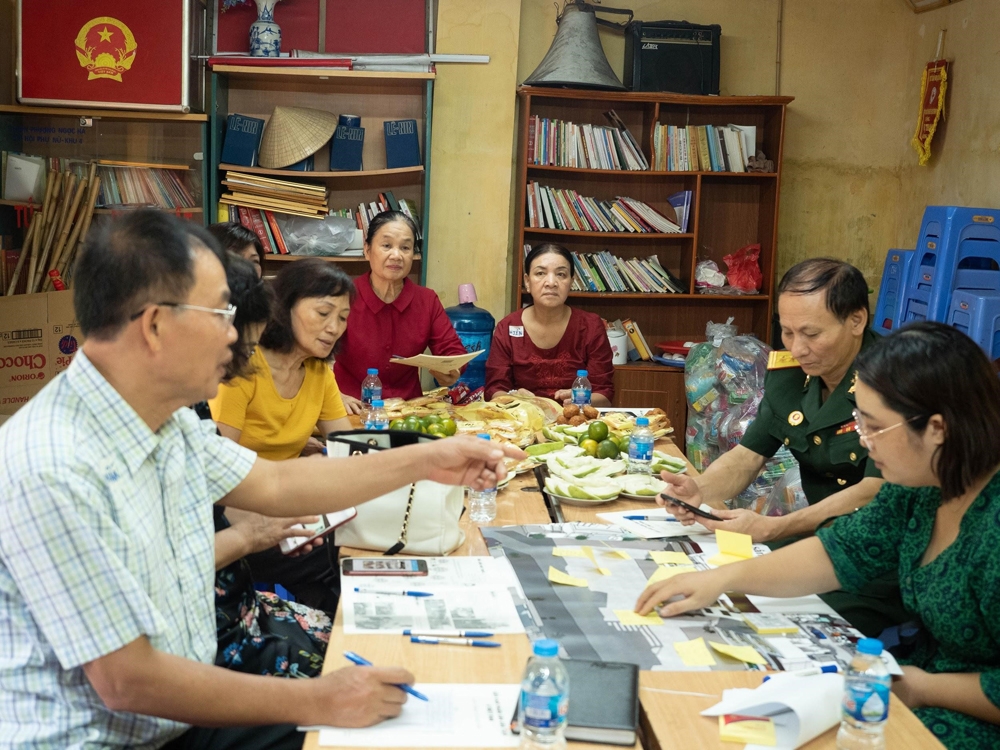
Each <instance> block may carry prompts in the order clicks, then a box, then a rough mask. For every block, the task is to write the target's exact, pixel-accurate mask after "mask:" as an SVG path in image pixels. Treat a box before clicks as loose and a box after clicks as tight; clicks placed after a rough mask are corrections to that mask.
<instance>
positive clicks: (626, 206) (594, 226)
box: [526, 182, 681, 234]
mask: <svg viewBox="0 0 1000 750" xmlns="http://www.w3.org/2000/svg"><path fill="white" fill-rule="evenodd" d="M526 196H527V204H528V205H527V209H528V226H529V227H530V228H535V229H562V230H569V231H576V232H622V233H651V232H658V233H662V234H676V233H678V232H680V231H681V228H680V226H678V225H677V223H676V221H675V220H674V219H675V218H676V217H675V216H672V215H671V216H665V215H664V214H663V213H662V212H660V211H657V210H656V209H654V208H652V207H651V206H650V205H649V204H647V203H643V202H642V201H640V200H636V199H635V198H628V197H626V196H618V197H617V198H615V199H614V200H613V201H601V200H597V199H596V198H590V197H587V196H583V195H580V194H579V193H578V192H576V191H575V190H569V189H560V188H550V187H546V186H544V185H539V184H538V183H537V182H531V183H529V184H528V186H527V191H526ZM666 210H668V211H670V213H671V214H673V207H672V206H670V204H667V207H666Z"/></svg>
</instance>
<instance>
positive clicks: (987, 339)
mask: <svg viewBox="0 0 1000 750" xmlns="http://www.w3.org/2000/svg"><path fill="white" fill-rule="evenodd" d="M948 325H950V326H952V327H954V328H957V329H958V330H960V331H961V332H962V333H964V334H965V335H967V336H968V337H969V338H971V339H972V340H973V341H975V342H976V343H977V344H979V346H980V348H982V350H983V351H984V352H986V356H988V357H989V358H990V359H991V360H994V359H1000V294H982V293H978V292H974V291H966V290H963V289H959V290H958V291H956V292H955V293H954V294H952V296H951V307H950V308H949V310H948Z"/></svg>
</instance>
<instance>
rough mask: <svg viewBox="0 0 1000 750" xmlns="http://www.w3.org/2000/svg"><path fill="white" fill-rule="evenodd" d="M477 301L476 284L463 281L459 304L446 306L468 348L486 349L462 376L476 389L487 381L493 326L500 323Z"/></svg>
mask: <svg viewBox="0 0 1000 750" xmlns="http://www.w3.org/2000/svg"><path fill="white" fill-rule="evenodd" d="M475 302H476V288H475V287H474V286H472V284H462V285H460V286H459V287H458V304H457V305H455V306H454V307H449V308H448V309H446V310H445V313H446V314H447V315H448V318H449V319H450V320H451V324H452V325H453V326H454V327H455V332H456V333H458V337H459V338H460V339H461V340H462V346H464V347H465V351H467V352H478V351H481V352H482V354H480V355H479V356H478V357H476V358H475V359H474V360H472V361H471V362H469V364H468V366H467V367H466V368H465V372H464V373H462V377H461V378H459V382H462V383H465V384H466V385H468V386H469V389H470V390H473V391H474V390H476V389H477V388H483V387H484V386H485V385H486V358H487V357H489V356H490V342H492V341H493V329H494V327H495V326H496V321H495V320H494V319H493V316H492V315H490V314H489V312H488V311H486V310H484V309H482V308H481V307H476V305H475Z"/></svg>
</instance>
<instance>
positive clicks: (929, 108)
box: [911, 60, 948, 166]
mask: <svg viewBox="0 0 1000 750" xmlns="http://www.w3.org/2000/svg"><path fill="white" fill-rule="evenodd" d="M947 90H948V61H947V60H935V61H934V62H929V63H927V67H925V68H924V73H923V75H922V76H921V78H920V117H919V119H918V120H917V132H916V133H914V134H913V140H912V141H911V143H912V144H913V148H915V149H916V150H917V154H919V156H920V165H921V166H925V165H926V164H927V162H928V161H930V158H931V140H932V139H933V138H934V133H935V131H937V126H938V122H939V121H940V119H941V118H942V117H944V95H945V92H946V91H947Z"/></svg>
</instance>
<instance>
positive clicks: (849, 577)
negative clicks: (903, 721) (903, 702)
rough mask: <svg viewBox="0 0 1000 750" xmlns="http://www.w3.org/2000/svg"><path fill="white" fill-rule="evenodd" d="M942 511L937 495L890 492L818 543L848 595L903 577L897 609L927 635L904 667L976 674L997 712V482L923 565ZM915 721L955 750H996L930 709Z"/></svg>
mask: <svg viewBox="0 0 1000 750" xmlns="http://www.w3.org/2000/svg"><path fill="white" fill-rule="evenodd" d="M940 503H941V492H940V490H939V489H937V488H936V487H901V486H899V485H894V484H886V485H883V487H882V489H881V490H880V491H879V493H878V495H876V497H875V499H874V500H873V501H872V502H871V503H869V504H868V505H867V506H865V507H864V508H862V509H861V510H859V511H858V512H857V513H854V514H852V515H850V516H845V517H843V518H840V519H838V520H837V521H836V522H835V523H834V524H833V525H832V526H830V527H829V528H826V529H820V530H819V531H818V532H817V536H819V538H820V540H821V541H822V542H823V546H824V547H825V548H826V551H827V554H829V556H830V560H831V561H832V562H833V567H834V570H835V571H836V573H837V579H838V580H839V581H840V583H841V585H842V586H843V588H844V589H845V590H847V591H854V592H856V591H858V590H859V589H861V588H862V587H864V586H865V584H867V583H868V582H870V581H872V580H873V579H875V578H877V577H878V576H880V575H882V574H883V573H886V572H888V571H890V570H898V571H899V584H900V591H901V593H902V595H903V604H904V605H905V607H906V609H907V610H908V611H909V612H911V613H912V614H913V615H915V616H916V617H918V618H919V619H920V620H921V621H922V623H923V629H924V632H925V636H926V638H925V640H924V642H923V643H921V644H920V645H919V646H918V647H917V649H916V650H915V651H914V653H913V655H912V656H911V657H910V658H909V659H908V660H907V661H905V662H903V663H906V664H911V665H913V666H915V667H919V668H920V669H923V670H925V671H927V672H931V673H944V672H973V673H978V674H979V675H980V677H979V684H980V687H981V688H982V690H983V693H984V694H985V695H986V697H987V698H988V699H989V700H990V702H992V703H993V704H994V705H996V706H1000V474H995V475H994V476H993V478H992V479H991V480H990V481H989V483H988V484H987V485H986V487H985V488H983V491H982V492H981V493H980V494H979V497H977V498H976V499H975V501H973V503H972V505H971V506H969V509H968V510H967V511H966V512H965V516H964V517H963V518H962V522H961V525H960V527H959V532H958V537H957V538H956V539H955V541H954V542H953V543H952V544H951V545H950V546H949V547H947V548H946V549H945V550H944V551H943V552H942V553H941V554H940V555H938V556H937V557H936V558H935V559H934V560H933V561H931V562H930V563H929V564H927V565H923V566H922V565H921V560H922V558H923V555H924V552H925V551H926V550H927V545H928V544H929V543H930V540H931V532H932V531H933V529H934V520H935V514H936V512H937V508H938V506H939V505H940ZM914 713H915V714H916V715H917V716H918V717H919V718H920V720H921V721H922V722H923V723H924V724H925V725H926V726H927V728H928V729H930V730H931V732H932V733H933V734H934V736H935V737H937V738H938V739H939V740H940V741H941V742H942V743H943V744H944V745H945V746H946V747H948V748H950V749H951V750H965V748H969V749H970V750H971V749H972V748H976V749H977V750H978V748H1000V726H998V725H996V724H990V723H988V722H985V721H981V720H980V719H976V718H974V717H972V716H969V715H968V714H963V713H958V712H957V711H950V710H948V709H943V708H936V707H931V708H918V709H917V710H916V711H915V712H914ZM890 720H891V717H890Z"/></svg>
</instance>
